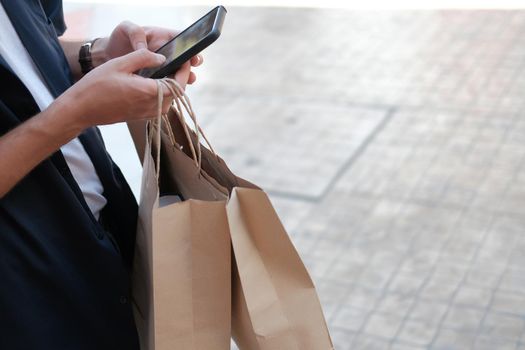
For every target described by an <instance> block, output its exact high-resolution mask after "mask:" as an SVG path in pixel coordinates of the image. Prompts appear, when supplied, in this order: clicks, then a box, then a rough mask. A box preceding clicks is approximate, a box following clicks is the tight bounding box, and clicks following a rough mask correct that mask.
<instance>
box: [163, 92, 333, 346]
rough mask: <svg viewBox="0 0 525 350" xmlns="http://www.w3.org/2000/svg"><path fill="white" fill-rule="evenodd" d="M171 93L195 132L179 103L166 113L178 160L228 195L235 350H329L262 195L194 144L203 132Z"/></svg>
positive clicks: (313, 301) (311, 297) (309, 286)
mask: <svg viewBox="0 0 525 350" xmlns="http://www.w3.org/2000/svg"><path fill="white" fill-rule="evenodd" d="M172 83H173V82H172ZM171 88H172V89H173V90H174V91H173V90H172V93H173V94H174V95H178V96H179V97H184V100H183V101H182V102H184V101H186V102H185V105H184V107H185V108H186V110H187V111H188V113H189V115H190V117H192V119H193V122H194V123H195V126H196V127H195V130H196V132H192V131H189V128H188V127H187V126H186V124H185V122H184V120H183V118H182V116H181V114H182V112H181V111H180V105H179V108H178V109H179V112H172V115H171V118H169V123H170V124H171V131H172V132H173V135H174V138H175V139H176V140H181V142H180V143H178V144H177V146H178V147H177V151H180V153H179V155H180V154H182V153H184V154H185V155H186V159H192V160H194V159H198V162H196V163H197V164H189V165H188V164H187V166H188V167H189V166H190V165H191V166H193V167H197V168H198V169H199V170H200V171H201V172H202V174H203V178H204V179H205V180H206V181H211V183H212V184H213V185H214V186H218V187H221V188H226V189H227V190H228V192H229V193H230V195H231V196H230V199H229V202H228V203H227V204H226V211H227V218H228V229H229V233H230V235H231V239H232V248H233V253H234V259H233V261H232V264H233V265H232V268H233V276H232V277H233V280H232V284H233V294H232V303H233V305H232V313H233V314H232V327H233V329H232V332H233V337H234V339H235V341H236V343H237V344H238V346H239V347H240V348H241V349H242V350H257V349H261V350H263V349H264V350H269V349H272V350H274V349H275V350H287V349H301V350H302V349H305V350H310V349H311V350H314V349H315V350H322V349H332V348H333V347H332V342H331V340H330V335H329V333H328V330H327V327H326V322H325V320H324V316H323V314H322V310H321V307H320V303H319V300H318V297H317V294H316V292H315V287H314V285H313V283H312V281H311V279H310V277H309V275H308V273H307V271H306V269H305V267H304V265H303V263H302V262H301V259H300V258H299V256H298V254H297V252H296V251H295V248H294V247H293V245H292V243H291V241H290V240H289V238H288V235H287V233H286V231H285V230H284V228H283V226H282V224H281V222H280V220H279V218H278V216H277V214H276V212H275V210H274V209H273V207H272V205H271V203H270V201H269V199H268V197H267V196H266V194H265V193H264V192H263V191H261V190H260V189H259V188H258V187H257V186H255V185H253V184H251V183H250V182H248V181H246V180H244V179H242V178H240V177H237V176H236V175H234V174H233V173H232V172H231V171H230V169H228V167H227V165H226V164H225V162H224V161H223V160H222V159H221V158H220V157H219V156H218V155H217V154H216V153H215V152H214V151H213V148H212V147H211V145H210V144H209V142H208V141H207V140H206V139H205V137H204V140H205V141H206V142H207V144H208V146H209V147H210V149H209V150H208V149H206V148H205V147H203V146H202V145H201V144H200V141H199V135H202V136H204V134H202V133H199V131H201V130H200V128H199V127H198V124H197V123H196V120H195V117H194V114H193V111H192V110H191V105H190V104H189V101H188V100H187V99H186V97H185V96H183V92H182V90H181V89H180V88H178V87H177V86H176V84H175V83H173V85H171ZM176 102H177V105H178V104H179V102H178V101H176ZM195 149H196V150H197V151H195ZM196 153H197V155H196ZM183 158H184V157H183ZM190 163H191V162H190ZM212 180H214V181H212ZM222 186H224V187H222Z"/></svg>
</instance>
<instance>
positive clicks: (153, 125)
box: [146, 78, 218, 181]
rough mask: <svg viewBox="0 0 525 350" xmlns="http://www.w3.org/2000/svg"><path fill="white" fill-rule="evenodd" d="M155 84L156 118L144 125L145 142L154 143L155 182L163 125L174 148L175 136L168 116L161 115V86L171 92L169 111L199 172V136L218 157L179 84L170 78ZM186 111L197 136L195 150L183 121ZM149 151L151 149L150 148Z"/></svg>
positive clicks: (162, 94) (162, 96) (157, 173)
mask: <svg viewBox="0 0 525 350" xmlns="http://www.w3.org/2000/svg"><path fill="white" fill-rule="evenodd" d="M155 81H156V83H157V116H156V118H155V119H153V120H149V121H148V122H147V124H146V130H147V131H148V134H147V142H148V144H149V145H150V146H151V145H152V144H153V142H155V148H156V150H155V160H156V164H155V176H156V178H157V181H158V179H159V174H160V147H161V142H160V138H161V137H160V135H161V130H162V126H163V124H164V126H165V130H166V132H167V134H168V137H169V138H170V141H171V143H172V145H173V146H175V147H176V140H175V135H174V134H173V130H171V125H170V123H169V120H168V116H167V115H166V114H162V103H163V101H164V93H163V89H162V85H164V86H166V87H167V88H168V90H169V91H170V92H171V95H172V97H173V101H172V105H171V107H170V108H171V109H172V111H173V112H174V114H175V115H176V116H177V118H178V119H179V122H180V124H181V125H182V128H183V130H184V134H185V135H186V138H187V141H188V145H189V146H190V150H191V154H192V156H193V160H194V162H195V166H196V167H197V168H198V169H199V170H200V169H201V164H202V151H201V143H200V136H202V138H203V139H204V140H205V142H206V144H207V145H208V147H209V148H210V151H211V152H212V153H213V155H214V156H215V157H218V155H217V153H215V150H214V149H213V147H212V145H211V143H210V141H209V140H208V138H207V137H206V135H205V134H204V131H203V130H202V128H201V127H200V125H199V123H198V121H197V117H196V115H195V112H194V111H193V108H192V106H191V102H190V100H189V98H188V96H186V93H185V92H184V89H183V88H182V87H181V86H180V85H179V83H178V82H177V81H176V80H175V79H171V78H163V79H158V80H155ZM161 84H162V85H161ZM182 107H184V110H186V112H187V113H188V115H189V116H190V118H191V120H192V121H193V125H194V130H193V132H194V133H195V135H196V136H197V142H196V143H197V145H196V146H197V149H195V146H194V144H193V142H192V139H191V136H190V131H189V130H188V125H187V124H186V121H185V120H184V114H183V108H182ZM150 149H151V147H150Z"/></svg>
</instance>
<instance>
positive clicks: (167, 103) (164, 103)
mask: <svg viewBox="0 0 525 350" xmlns="http://www.w3.org/2000/svg"><path fill="white" fill-rule="evenodd" d="M172 101H173V98H172V97H171V95H170V97H169V98H164V100H163V101H162V113H163V114H165V113H168V111H169V110H170V106H171V102H172Z"/></svg>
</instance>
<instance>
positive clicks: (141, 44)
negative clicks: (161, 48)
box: [137, 41, 147, 50]
mask: <svg viewBox="0 0 525 350" xmlns="http://www.w3.org/2000/svg"><path fill="white" fill-rule="evenodd" d="M145 48H147V46H146V43H145V42H143V41H139V42H138V43H137V50H140V49H145Z"/></svg>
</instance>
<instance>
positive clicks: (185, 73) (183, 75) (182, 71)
mask: <svg viewBox="0 0 525 350" xmlns="http://www.w3.org/2000/svg"><path fill="white" fill-rule="evenodd" d="M190 73H191V65H190V63H189V62H186V63H184V64H183V65H182V66H181V67H180V68H179V70H178V71H177V72H176V73H175V80H177V82H178V83H179V84H180V86H181V87H182V88H183V89H184V88H186V84H187V83H188V78H189V76H190Z"/></svg>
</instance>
